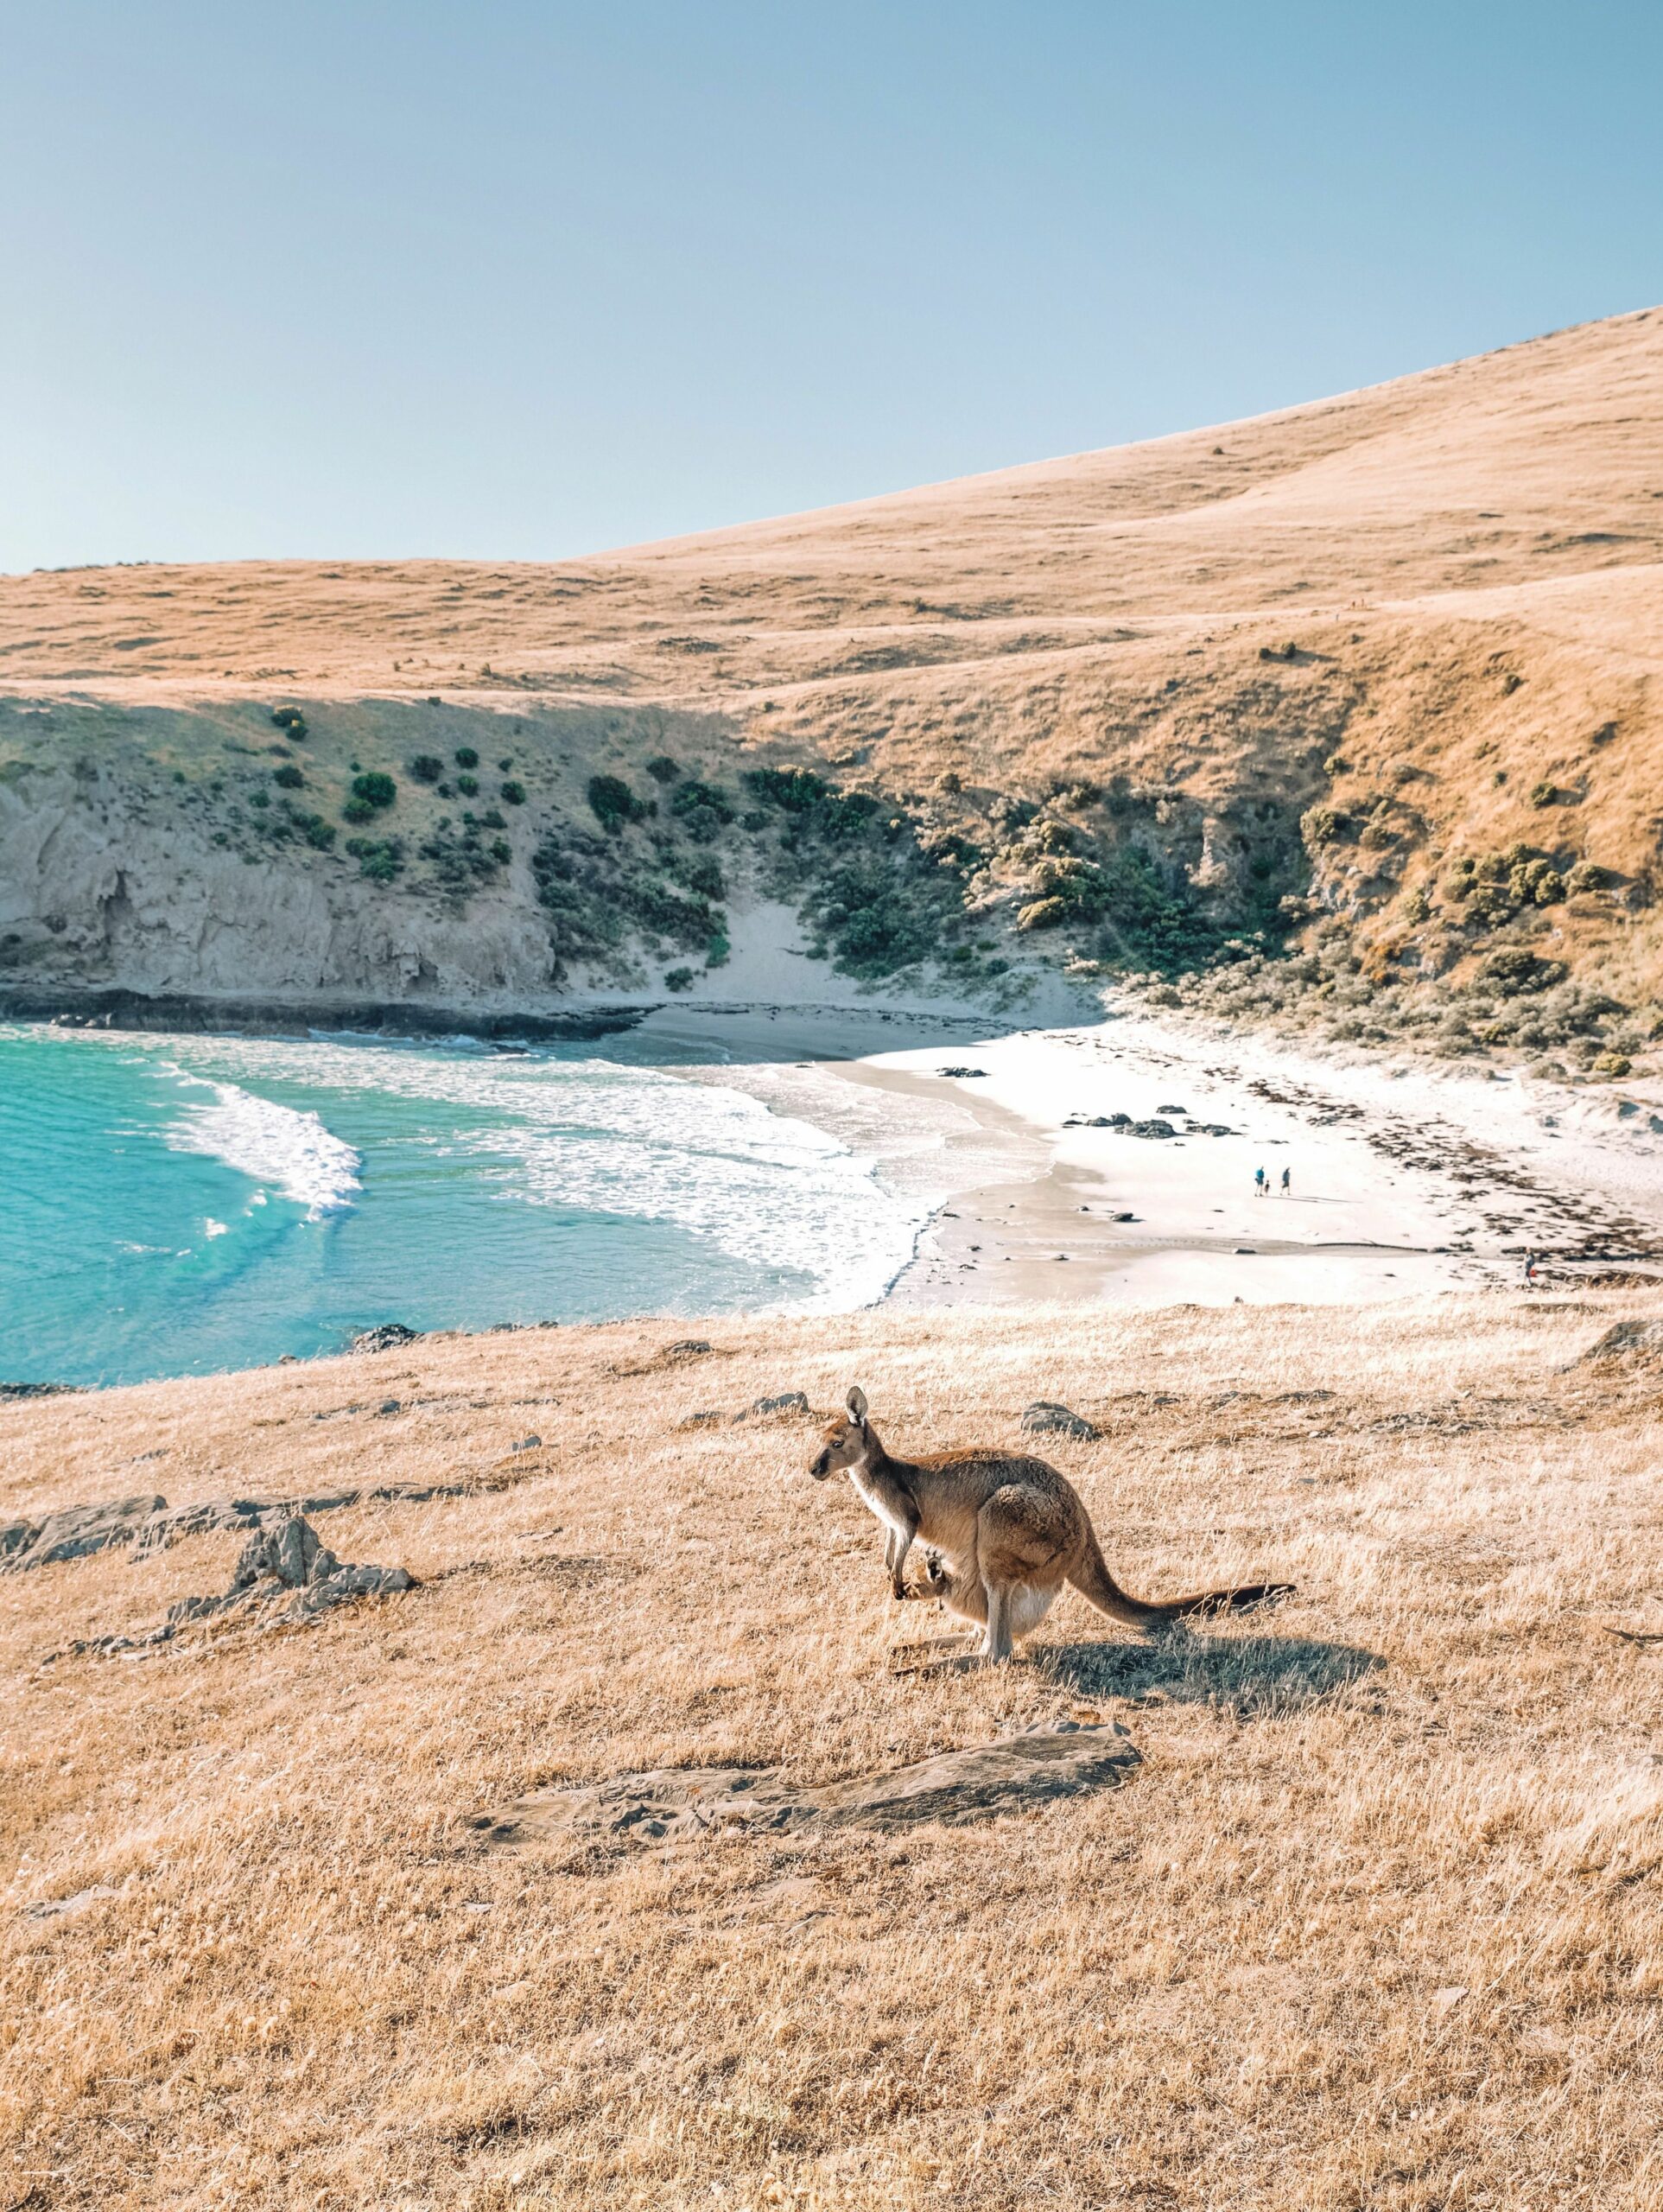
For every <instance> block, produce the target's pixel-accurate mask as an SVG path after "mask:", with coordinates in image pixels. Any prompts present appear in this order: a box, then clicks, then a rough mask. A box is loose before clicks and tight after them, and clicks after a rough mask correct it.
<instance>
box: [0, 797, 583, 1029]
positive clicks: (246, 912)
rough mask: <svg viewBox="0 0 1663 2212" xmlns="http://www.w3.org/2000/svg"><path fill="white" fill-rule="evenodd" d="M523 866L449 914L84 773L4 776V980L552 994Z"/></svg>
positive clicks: (332, 996)
mask: <svg viewBox="0 0 1663 2212" xmlns="http://www.w3.org/2000/svg"><path fill="white" fill-rule="evenodd" d="M517 873H518V872H517V871H511V873H510V874H509V877H508V878H507V880H505V882H504V883H503V884H502V885H501V886H499V887H489V888H486V889H484V890H481V891H479V893H475V894H474V895H473V897H472V898H471V899H469V900H468V901H467V904H466V906H454V907H453V906H448V905H447V904H446V903H444V902H435V900H433V899H430V898H428V899H424V898H422V897H421V896H419V895H415V894H412V893H404V892H403V891H402V890H401V889H400V887H398V886H397V885H384V884H375V883H371V882H369V881H366V880H363V879H362V878H361V877H359V875H358V874H357V873H356V871H354V870H353V869H352V868H351V867H350V866H343V865H342V863H341V862H340V861H339V860H338V859H336V858H335V857H334V856H333V855H328V854H322V853H319V854H312V853H308V852H297V851H296V850H295V849H293V848H292V847H291V848H285V849H282V851H281V852H279V853H276V854H274V855H272V856H271V857H270V858H266V857H263V856H262V857H254V858H245V857H244V855H241V854H240V853H238V852H237V851H235V850H231V849H225V848H224V847H221V846H218V845H216V844H215V843H214V842H213V838H212V835H211V833H210V834H205V831H204V829H202V828H201V827H200V826H199V825H198V824H197V823H194V822H193V821H192V820H190V819H189V818H188V817H187V816H185V815H183V814H182V813H181V811H179V810H175V809H170V808H169V807H168V803H167V799H166V798H165V795H162V794H159V793H156V792H147V791H146V790H145V789H144V788H143V786H142V785H138V786H135V785H132V784H130V783H129V782H127V781H126V780H125V779H124V778H122V777H121V776H120V775H119V774H117V773H115V772H106V771H104V770H101V769H99V768H98V767H96V766H92V767H88V766H86V764H82V766H80V767H79V768H68V769H63V768H47V769H41V770H37V771H34V772H29V773H28V774H25V775H22V776H18V775H15V774H14V775H13V776H11V777H10V779H7V780H6V781H5V782H3V783H0V984H4V985H10V986H12V987H13V988H22V989H25V990H37V991H46V992H50V991H52V990H54V989H63V990H66V991H70V992H73V991H84V990H97V989H120V990H127V991H134V992H138V993H142V994H145V995H158V996H160V995H169V994H175V993H177V994H181V995H201V996H207V997H221V996H223V997H227V998H259V999H265V1000H270V1001H277V1002H281V1001H285V1000H292V1001H331V1000H339V1001H355V1000H356V1001H365V1000H368V1001H399V1000H406V999H408V1000H410V1001H422V1000H430V1001H434V1002H435V1003H439V1004H444V1005H449V1006H457V1007H465V1006H467V1005H468V1004H469V1003H470V1002H479V1001H483V1002H486V1003H493V1004H494V1003H498V1002H502V1003H505V1004H510V1003H511V1004H514V1005H518V1006H524V1007H539V1006H543V1005H545V1004H553V1003H555V1002H556V1001H557V1000H558V998H559V997H560V996H561V994H558V993H556V991H555V988H554V987H553V983H552V980H551V975H550V959H549V939H548V933H547V931H546V929H545V928H544V927H543V923H542V917H541V916H540V914H539V912H538V910H537V908H536V904H535V901H534V898H533V896H532V892H531V887H530V882H529V880H515V879H516V876H517Z"/></svg>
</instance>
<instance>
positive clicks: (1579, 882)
mask: <svg viewBox="0 0 1663 2212" xmlns="http://www.w3.org/2000/svg"><path fill="white" fill-rule="evenodd" d="M1614 881H1615V877H1614V875H1613V874H1612V872H1611V870H1610V869H1609V868H1598V867H1596V865H1595V863H1594V862H1593V861H1577V864H1576V866H1575V867H1574V868H1572V869H1571V873H1570V874H1569V875H1567V876H1566V878H1565V889H1566V890H1567V891H1568V892H1569V893H1571V897H1572V898H1573V899H1574V898H1577V897H1580V896H1581V895H1582V894H1583V893H1584V892H1589V891H1609V889H1610V887H1611V885H1612V883H1613V882H1614Z"/></svg>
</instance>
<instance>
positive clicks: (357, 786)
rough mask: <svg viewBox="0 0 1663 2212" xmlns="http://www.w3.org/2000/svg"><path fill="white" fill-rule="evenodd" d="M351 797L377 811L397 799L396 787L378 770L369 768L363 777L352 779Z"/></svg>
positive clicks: (390, 779)
mask: <svg viewBox="0 0 1663 2212" xmlns="http://www.w3.org/2000/svg"><path fill="white" fill-rule="evenodd" d="M352 797H353V798H358V799H362V800H363V802H364V804H365V806H368V807H372V808H376V809H379V808H381V807H384V806H390V805H391V804H392V803H393V801H394V800H395V799H396V798H397V797H398V786H397V784H396V783H394V781H393V779H392V778H391V777H390V776H389V775H385V774H384V773H383V772H382V771H381V770H380V769H379V768H371V770H370V771H369V772H368V773H367V774H365V775H362V776H354V777H353V779H352Z"/></svg>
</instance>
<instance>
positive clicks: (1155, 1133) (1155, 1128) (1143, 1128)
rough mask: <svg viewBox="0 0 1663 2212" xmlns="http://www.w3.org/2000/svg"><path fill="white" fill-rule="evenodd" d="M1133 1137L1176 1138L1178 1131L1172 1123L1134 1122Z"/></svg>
mask: <svg viewBox="0 0 1663 2212" xmlns="http://www.w3.org/2000/svg"><path fill="white" fill-rule="evenodd" d="M1131 1135H1133V1136H1134V1137H1175V1136H1176V1135H1177V1130H1176V1129H1175V1128H1173V1127H1172V1124H1171V1122H1162V1121H1158V1120H1156V1121H1148V1122H1133V1124H1132V1128H1131Z"/></svg>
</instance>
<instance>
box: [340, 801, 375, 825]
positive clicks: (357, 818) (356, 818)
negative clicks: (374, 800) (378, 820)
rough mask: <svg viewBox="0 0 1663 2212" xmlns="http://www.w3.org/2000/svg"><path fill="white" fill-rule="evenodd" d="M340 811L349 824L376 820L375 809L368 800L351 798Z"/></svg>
mask: <svg viewBox="0 0 1663 2212" xmlns="http://www.w3.org/2000/svg"><path fill="white" fill-rule="evenodd" d="M341 814H342V816H343V817H344V818H345V819H346V821H348V822H373V821H374V819H375V809H374V807H372V806H371V804H370V802H369V800H368V799H367V798H349V799H348V800H347V802H346V805H345V806H343V807H342V809H341Z"/></svg>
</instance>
